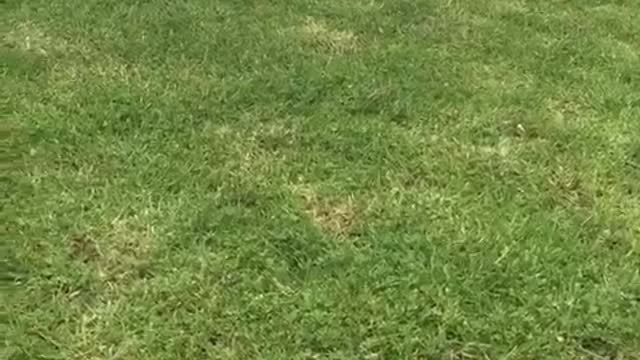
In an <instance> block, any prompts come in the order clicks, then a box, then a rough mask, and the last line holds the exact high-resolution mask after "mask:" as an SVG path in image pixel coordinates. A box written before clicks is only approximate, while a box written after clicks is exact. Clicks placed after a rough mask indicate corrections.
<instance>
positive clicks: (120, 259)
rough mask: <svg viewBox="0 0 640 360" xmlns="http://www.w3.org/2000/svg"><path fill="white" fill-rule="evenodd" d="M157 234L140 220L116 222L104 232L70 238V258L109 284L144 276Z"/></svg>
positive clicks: (91, 232)
mask: <svg viewBox="0 0 640 360" xmlns="http://www.w3.org/2000/svg"><path fill="white" fill-rule="evenodd" d="M154 238H155V236H154V230H153V228H152V227H150V226H148V225H141V224H140V223H139V221H137V219H135V218H132V219H119V218H118V219H115V220H113V221H112V222H111V223H109V224H108V225H107V226H105V227H104V228H102V229H100V228H98V229H92V230H90V231H87V232H85V233H83V234H79V235H75V236H73V237H71V238H70V248H71V255H72V256H73V258H74V259H77V260H80V261H82V262H84V263H86V264H89V265H91V266H93V267H94V268H95V270H96V272H97V274H98V276H99V277H100V278H101V279H102V280H104V281H106V282H114V281H121V280H125V279H128V278H137V277H141V276H144V273H145V271H146V269H147V267H148V263H149V257H150V253H151V250H152V246H153V241H154Z"/></svg>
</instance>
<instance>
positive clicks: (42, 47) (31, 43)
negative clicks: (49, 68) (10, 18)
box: [2, 22, 69, 55]
mask: <svg viewBox="0 0 640 360" xmlns="http://www.w3.org/2000/svg"><path fill="white" fill-rule="evenodd" d="M2 42H3V43H4V44H6V45H8V46H10V47H13V48H17V49H19V50H22V51H25V52H35V53H38V54H40V55H49V54H50V53H52V52H62V51H65V50H66V49H67V48H68V46H69V45H68V44H67V42H66V41H65V40H62V39H57V38H52V37H50V36H49V35H47V34H46V32H44V31H43V30H42V29H41V28H40V27H39V26H37V25H36V24H34V23H32V22H23V23H20V24H18V25H17V26H16V27H15V28H14V29H13V30H11V31H9V32H7V33H6V34H5V35H4V36H3V37H2Z"/></svg>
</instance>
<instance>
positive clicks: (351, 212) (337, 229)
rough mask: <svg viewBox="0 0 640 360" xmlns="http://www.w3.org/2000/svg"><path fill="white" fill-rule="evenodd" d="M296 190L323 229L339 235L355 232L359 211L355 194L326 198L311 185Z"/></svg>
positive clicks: (308, 212) (313, 220) (307, 209)
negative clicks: (310, 186) (338, 197)
mask: <svg viewBox="0 0 640 360" xmlns="http://www.w3.org/2000/svg"><path fill="white" fill-rule="evenodd" d="M294 192H295V193H297V194H298V195H299V196H300V197H302V199H303V201H304V207H305V212H306V214H307V215H308V216H309V218H310V219H311V222H312V223H313V224H314V225H315V226H317V227H318V228H320V229H321V230H322V231H325V232H328V233H330V234H332V235H335V236H338V237H348V236H352V235H354V234H355V230H356V228H357V225H358V214H359V211H358V208H357V206H356V205H355V202H354V198H353V196H347V197H346V198H340V199H337V198H325V197H322V196H320V195H319V194H318V193H317V192H315V191H314V190H313V189H311V188H309V187H304V188H301V187H297V188H295V189H294Z"/></svg>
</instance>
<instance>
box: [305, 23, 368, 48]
mask: <svg viewBox="0 0 640 360" xmlns="http://www.w3.org/2000/svg"><path fill="white" fill-rule="evenodd" d="M299 33H300V35H301V37H302V39H303V41H304V42H305V43H307V44H311V45H313V46H314V47H316V48H319V49H322V50H324V51H327V52H330V53H332V54H336V55H343V54H348V53H352V52H354V51H356V50H357V49H358V48H360V41H359V39H358V37H357V36H356V34H354V33H353V32H352V31H349V30H338V29H335V28H332V27H330V26H329V25H327V24H325V23H323V22H321V21H318V20H315V19H312V18H308V19H307V20H306V21H305V23H304V25H302V26H301V27H300V28H299Z"/></svg>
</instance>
